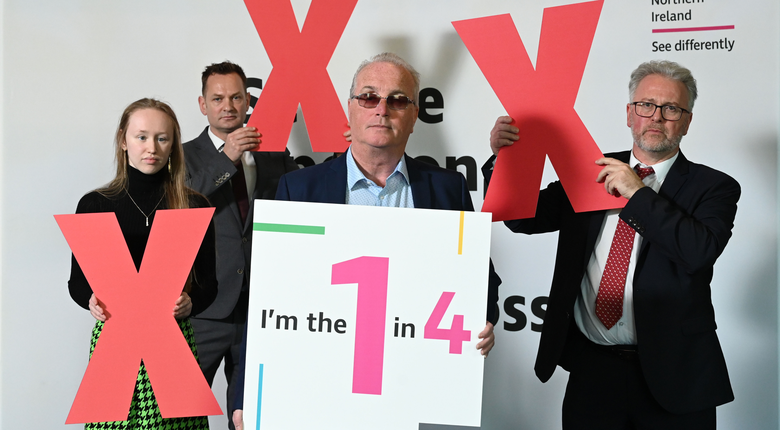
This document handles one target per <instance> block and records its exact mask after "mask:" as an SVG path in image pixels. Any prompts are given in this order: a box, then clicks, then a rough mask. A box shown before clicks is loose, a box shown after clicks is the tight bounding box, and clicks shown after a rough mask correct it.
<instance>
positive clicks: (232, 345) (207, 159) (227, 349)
mask: <svg viewBox="0 0 780 430" xmlns="http://www.w3.org/2000/svg"><path fill="white" fill-rule="evenodd" d="M201 79H202V85H203V86H202V95H201V96H200V97H198V102H199V103H200V111H201V113H203V115H205V116H206V117H207V118H208V121H209V126H208V127H206V129H205V130H203V133H201V134H200V136H198V137H197V138H195V139H194V140H192V141H190V142H187V143H185V144H184V157H185V160H186V163H187V178H188V185H189V186H190V187H191V188H193V189H194V190H196V191H198V192H200V193H202V194H204V195H205V196H206V197H208V199H209V201H211V204H212V205H214V206H215V207H216V211H215V213H214V225H215V228H216V236H217V237H216V246H217V280H218V281H219V293H218V295H217V298H216V300H214V303H213V304H212V305H211V306H209V307H208V308H207V309H206V310H205V311H203V312H201V313H200V314H199V315H198V317H197V318H192V319H191V321H192V326H193V329H194V331H195V340H196V343H197V345H198V355H199V359H200V366H201V369H202V370H203V374H204V375H205V376H206V379H207V380H208V382H209V385H211V383H212V382H213V381H214V376H215V374H216V372H217V369H218V368H219V365H220V363H221V362H222V360H223V358H224V360H225V377H226V378H227V382H228V390H227V393H228V394H227V397H228V399H227V401H228V404H232V402H233V399H232V392H233V390H231V387H232V386H233V385H234V384H235V382H236V381H235V379H236V376H235V372H234V368H235V366H236V365H237V364H238V362H239V355H240V354H241V349H240V345H241V341H242V338H243V335H244V327H245V325H246V316H247V305H248V303H249V264H250V261H251V257H250V253H251V250H252V234H251V233H252V209H253V203H254V200H255V199H273V198H274V195H275V194H276V186H277V184H278V182H279V177H280V176H281V175H283V174H284V173H286V172H290V171H293V170H297V169H298V165H297V164H296V163H295V161H293V159H292V158H291V157H290V153H289V152H288V151H285V152H284V153H282V152H276V153H271V152H255V150H256V149H257V148H258V146H259V145H260V144H261V140H260V138H261V137H262V135H261V134H260V132H259V131H258V130H257V129H256V128H254V127H244V120H245V119H246V113H247V111H248V110H249V93H248V92H247V87H246V75H245V74H244V71H243V70H242V69H241V67H239V66H238V65H236V64H233V63H230V62H223V63H219V64H212V65H210V66H208V67H206V69H205V70H204V71H203V75H202V78H201ZM230 427H231V428H232V427H233V426H232V423H230Z"/></svg>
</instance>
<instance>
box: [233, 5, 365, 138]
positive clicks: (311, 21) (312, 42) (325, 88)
mask: <svg viewBox="0 0 780 430" xmlns="http://www.w3.org/2000/svg"><path fill="white" fill-rule="evenodd" d="M244 3H246V8H247V9H248V10H249V15H251V16H252V21H254V23H255V28H257V33H258V34H259V35H260V39H261V40H262V41H263V46H264V47H265V51H266V52H267V53H268V58H269V59H270V60H271V64H273V66H274V67H273V70H272V71H271V74H270V75H269V76H268V82H267V83H266V85H265V88H263V91H262V93H261V94H260V97H259V98H258V100H257V103H256V104H255V107H254V110H253V111H252V116H251V117H250V118H249V123H248V124H247V125H248V126H251V127H257V129H258V130H259V131H260V132H261V133H262V134H263V143H262V145H260V149H261V150H262V151H284V149H285V148H286V147H287V140H288V139H289V137H290V130H291V129H292V124H293V119H294V118H295V112H296V111H297V110H298V103H300V105H301V109H302V110H303V113H304V117H305V121H306V129H307V130H308V132H309V140H311V147H312V149H313V150H314V151H315V152H344V151H345V150H346V148H347V146H349V143H348V142H345V141H344V137H343V136H342V133H343V132H344V131H346V128H345V124H346V123H347V117H346V115H345V114H344V108H343V107H342V106H341V103H340V102H339V98H338V96H337V95H336V89H335V88H334V87H333V82H331V80H330V76H329V75H328V71H327V69H326V67H328V63H329V62H330V58H331V56H333V51H334V50H335V49H336V45H338V43H339V39H340V38H341V34H342V33H343V32H344V27H346V26H347V22H349V17H350V16H351V15H352V11H353V10H354V9H355V4H356V3H357V0H312V2H311V5H310V6H309V13H308V15H307V17H306V21H305V22H304V25H303V30H302V31H300V32H299V31H298V24H297V21H296V20H295V13H294V12H293V8H292V5H291V4H290V0H244Z"/></svg>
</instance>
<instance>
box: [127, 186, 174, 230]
mask: <svg viewBox="0 0 780 430" xmlns="http://www.w3.org/2000/svg"><path fill="white" fill-rule="evenodd" d="M125 194H127V197H130V201H131V202H133V204H134V205H135V207H136V208H137V209H138V212H141V214H142V215H143V216H144V218H146V226H147V227H149V217H150V216H152V214H153V213H154V211H156V210H157V206H160V203H162V201H163V198H164V197H165V190H163V195H162V197H160V201H159V202H157V204H156V205H154V209H152V211H151V212H149V215H147V214H146V213H145V212H144V211H142V210H141V207H140V206H138V203H136V202H135V200H134V199H133V196H131V195H130V191H127V189H126V188H125Z"/></svg>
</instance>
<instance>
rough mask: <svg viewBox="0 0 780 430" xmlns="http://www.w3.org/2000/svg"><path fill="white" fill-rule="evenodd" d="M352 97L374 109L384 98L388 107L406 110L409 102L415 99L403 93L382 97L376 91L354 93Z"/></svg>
mask: <svg viewBox="0 0 780 430" xmlns="http://www.w3.org/2000/svg"><path fill="white" fill-rule="evenodd" d="M350 99H357V101H358V104H359V105H360V106H361V107H364V108H366V109H374V108H375V107H377V106H379V101H380V100H382V99H385V100H387V107H388V108H390V109H393V110H404V109H406V107H407V106H409V104H414V100H412V99H410V98H409V97H406V96H404V95H401V94H393V95H391V96H387V97H382V96H380V95H379V94H376V93H362V94H358V95H354V96H352V97H350Z"/></svg>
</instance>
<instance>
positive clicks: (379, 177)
mask: <svg viewBox="0 0 780 430" xmlns="http://www.w3.org/2000/svg"><path fill="white" fill-rule="evenodd" d="M419 93H420V76H419V74H418V73H417V71H415V70H414V68H413V67H412V66H411V65H409V64H408V63H407V62H406V61H404V60H403V59H402V58H401V57H399V56H397V55H395V54H392V53H388V52H385V53H383V54H379V55H376V56H374V57H372V58H371V59H370V60H367V61H364V62H363V63H362V64H361V65H360V67H359V68H358V70H357V72H356V73H355V75H354V77H353V79H352V87H351V88H350V97H349V100H348V102H347V107H348V111H349V125H350V131H351V133H352V144H351V145H350V147H349V149H348V150H347V152H345V153H344V154H343V155H341V156H340V157H338V158H335V159H333V160H330V161H327V162H325V163H322V164H318V165H315V166H312V167H308V168H306V169H303V170H299V171H297V172H290V174H286V175H284V176H282V178H281V179H280V181H279V187H278V189H277V193H276V199H277V200H291V201H301V202H317V203H338V204H350V205H365V206H390V207H406V208H425V209H447V210H459V211H460V210H467V211H473V210H474V206H473V204H472V202H471V196H470V194H469V190H468V186H467V185H466V180H465V178H463V175H461V174H460V173H459V172H455V171H451V170H446V169H442V168H439V167H437V166H432V165H429V164H426V163H423V162H420V161H417V160H415V159H413V158H411V157H409V156H407V155H406V154H405V153H404V151H405V150H406V144H407V142H408V140H409V135H410V134H412V131H413V130H414V123H415V122H416V121H417V112H418V110H419V108H418V106H417V100H416V98H417V95H418V94H419ZM377 228H381V226H378V227H377ZM500 283H501V279H500V278H499V277H498V275H497V274H496V273H495V271H494V270H493V265H492V263H491V264H490V275H489V288H488V306H487V318H486V319H487V324H486V325H485V329H484V330H483V331H482V332H481V333H480V334H479V338H480V339H481V341H480V342H479V343H478V344H477V348H478V349H479V350H480V351H481V353H482V355H483V356H485V357H487V355H488V353H489V352H490V349H491V348H492V347H493V345H494V342H495V337H494V334H493V324H495V323H496V322H497V321H498V304H497V303H498V286H499V284H500ZM239 406H240V405H239ZM240 414H241V412H240V411H239V416H238V417H234V419H236V418H238V420H240ZM238 420H237V421H238Z"/></svg>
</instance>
